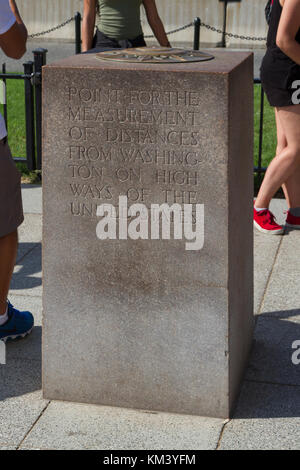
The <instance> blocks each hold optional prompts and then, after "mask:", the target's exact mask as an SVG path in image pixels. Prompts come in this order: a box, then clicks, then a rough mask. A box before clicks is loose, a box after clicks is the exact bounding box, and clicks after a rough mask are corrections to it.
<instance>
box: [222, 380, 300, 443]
mask: <svg viewBox="0 0 300 470" xmlns="http://www.w3.org/2000/svg"><path fill="white" fill-rule="evenodd" d="M219 449H220V450H300V388H299V387H289V386H285V385H273V384H258V383H252V382H247V381H246V382H245V383H244V386H243V390H242V393H241V395H240V399H239V402H238V406H237V409H236V412H235V416H234V419H233V420H232V421H230V422H229V423H228V424H226V426H225V428H224V431H223V434H222V438H221V440H220V446H219Z"/></svg>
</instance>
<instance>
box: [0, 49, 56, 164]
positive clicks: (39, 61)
mask: <svg viewBox="0 0 300 470" xmlns="http://www.w3.org/2000/svg"><path fill="white" fill-rule="evenodd" d="M46 54H47V50H46V49H35V50H34V51H33V59H34V60H33V61H29V62H26V63H25V64H24V65H23V67H24V73H20V74H15V73H6V66H5V64H3V65H2V73H0V79H2V80H3V82H4V97H3V114H4V119H5V123H6V127H7V128H9V126H8V113H7V106H8V104H7V86H6V85H7V81H8V80H23V82H24V92H25V93H24V96H25V103H24V104H25V129H26V157H25V158H24V157H19V156H14V160H15V161H16V162H22V163H25V164H26V165H27V168H28V169H29V170H30V171H34V170H41V168H42V67H43V65H45V64H46Z"/></svg>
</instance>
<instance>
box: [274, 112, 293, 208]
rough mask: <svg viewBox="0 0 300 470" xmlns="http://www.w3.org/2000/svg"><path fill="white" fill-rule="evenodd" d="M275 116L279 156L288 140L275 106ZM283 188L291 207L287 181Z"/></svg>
mask: <svg viewBox="0 0 300 470" xmlns="http://www.w3.org/2000/svg"><path fill="white" fill-rule="evenodd" d="M275 117H276V127H277V147H276V156H277V155H279V154H280V153H281V152H282V151H283V150H284V149H285V147H287V140H286V136H285V134H284V130H283V127H282V125H281V122H280V119H279V115H278V110H277V109H276V108H275ZM282 189H283V192H284V195H285V198H286V201H287V203H288V206H289V207H290V201H289V194H288V190H287V188H286V184H285V183H284V184H283V185H282Z"/></svg>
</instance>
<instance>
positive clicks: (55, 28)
mask: <svg viewBox="0 0 300 470" xmlns="http://www.w3.org/2000/svg"><path fill="white" fill-rule="evenodd" d="M74 20H75V18H74V16H72V18H69V19H68V20H66V21H64V22H63V23H61V24H59V25H58V26H55V27H54V28H51V29H47V31H43V32H41V33H35V34H30V36H29V38H36V37H39V36H43V35H45V34H49V33H52V32H53V31H56V30H57V29H60V28H63V27H64V26H66V25H67V24H69V23H71V22H72V21H74ZM192 26H194V23H193V22H191V23H188V24H186V25H184V26H181V27H180V28H176V29H173V30H172V31H168V32H167V35H168V36H169V35H170V34H175V33H179V32H180V31H184V30H185V29H188V28H191V27H192ZM200 26H201V27H203V28H206V29H208V30H210V31H213V32H215V33H218V34H225V36H227V37H229V38H233V39H242V40H243V41H266V40H267V38H262V37H255V36H242V35H239V34H233V33H228V32H225V33H224V31H223V30H222V29H218V28H216V27H215V26H210V25H209V24H206V23H202V22H201V23H200ZM150 38H154V35H153V34H149V35H147V36H145V39H150Z"/></svg>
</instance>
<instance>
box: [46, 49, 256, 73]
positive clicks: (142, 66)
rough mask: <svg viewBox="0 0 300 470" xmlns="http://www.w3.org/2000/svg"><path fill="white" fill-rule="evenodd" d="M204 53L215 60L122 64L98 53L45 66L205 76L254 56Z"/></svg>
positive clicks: (228, 71)
mask: <svg viewBox="0 0 300 470" xmlns="http://www.w3.org/2000/svg"><path fill="white" fill-rule="evenodd" d="M203 52H204V53H208V54H211V53H212V54H213V56H214V60H206V61H201V62H184V63H177V62H172V63H168V62H163V63H159V64H158V63H145V62H134V63H132V62H120V61H110V60H99V58H97V53H90V54H77V55H74V56H70V57H67V58H65V59H61V60H59V61H56V62H53V63H51V64H48V65H46V66H44V67H43V68H44V69H48V68H58V69H60V68H61V69H63V68H70V69H72V68H74V69H78V68H89V69H100V70H105V69H107V70H109V69H110V70H111V69H116V70H144V71H147V70H148V71H150V70H153V71H160V72H162V71H172V72H177V71H178V72H197V73H204V74H207V73H209V74H214V73H216V74H229V73H231V72H232V71H233V70H234V69H235V68H236V67H239V66H240V65H241V63H242V62H244V61H246V60H247V59H248V58H249V56H251V55H253V52H250V51H223V50H222V51H221V50H218V49H216V50H215V49H214V50H213V51H212V50H211V49H208V50H207V51H206V50H203Z"/></svg>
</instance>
